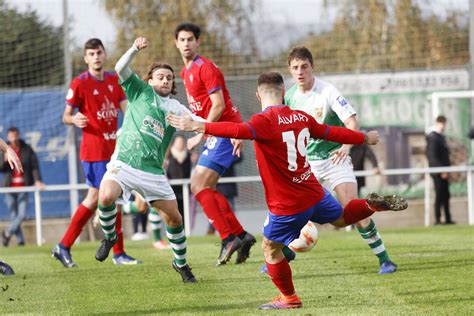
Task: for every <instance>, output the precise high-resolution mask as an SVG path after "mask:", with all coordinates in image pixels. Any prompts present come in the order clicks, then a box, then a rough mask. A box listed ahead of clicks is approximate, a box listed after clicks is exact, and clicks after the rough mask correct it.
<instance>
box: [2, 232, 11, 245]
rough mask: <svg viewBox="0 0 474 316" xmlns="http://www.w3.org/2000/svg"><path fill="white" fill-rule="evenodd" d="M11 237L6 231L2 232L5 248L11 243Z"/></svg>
mask: <svg viewBox="0 0 474 316" xmlns="http://www.w3.org/2000/svg"><path fill="white" fill-rule="evenodd" d="M10 237H11V236H10ZM10 237H9V236H7V233H6V232H5V231H2V244H3V247H8V244H9V243H10Z"/></svg>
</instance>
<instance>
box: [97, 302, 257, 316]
mask: <svg viewBox="0 0 474 316" xmlns="http://www.w3.org/2000/svg"><path fill="white" fill-rule="evenodd" d="M264 303H265V301H264V300H259V301H249V302H245V303H241V304H217V305H206V304H203V305H202V306H163V308H150V309H134V310H128V311H122V312H112V313H102V312H101V313H91V315H133V314H135V315H136V314H175V313H187V314H193V313H199V312H200V313H212V312H214V313H215V312H219V311H227V310H236V311H237V310H239V311H240V312H239V313H242V309H245V308H249V307H250V308H252V307H255V311H257V308H258V306H260V305H261V304H264ZM244 304H245V305H244Z"/></svg>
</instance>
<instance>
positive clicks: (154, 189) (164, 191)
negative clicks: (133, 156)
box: [102, 160, 176, 204]
mask: <svg viewBox="0 0 474 316" xmlns="http://www.w3.org/2000/svg"><path fill="white" fill-rule="evenodd" d="M104 180H112V181H115V182H117V183H118V185H120V187H121V188H122V196H121V197H119V198H118V199H117V201H116V203H117V204H125V203H127V202H128V201H129V200H130V196H131V194H132V191H136V192H137V193H138V194H140V195H141V196H142V197H143V198H144V199H145V201H147V202H148V203H150V202H152V201H156V200H176V196H175V195H174V192H173V189H172V188H171V186H170V184H169V183H168V179H167V178H166V176H164V175H156V174H153V173H149V172H145V171H142V170H138V169H135V168H132V167H130V166H129V165H127V164H126V163H124V162H122V161H120V160H111V161H110V162H109V163H108V164H107V172H106V173H105V175H104V178H103V179H102V181H104Z"/></svg>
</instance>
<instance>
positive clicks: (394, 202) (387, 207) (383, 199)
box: [367, 193, 408, 212]
mask: <svg viewBox="0 0 474 316" xmlns="http://www.w3.org/2000/svg"><path fill="white" fill-rule="evenodd" d="M367 205H368V206H369V208H370V209H371V210H372V211H374V212H383V211H403V210H405V209H406V208H407V207H408V203H407V201H406V200H405V199H404V198H402V197H400V196H398V195H386V196H382V195H380V194H377V193H370V194H369V195H367Z"/></svg>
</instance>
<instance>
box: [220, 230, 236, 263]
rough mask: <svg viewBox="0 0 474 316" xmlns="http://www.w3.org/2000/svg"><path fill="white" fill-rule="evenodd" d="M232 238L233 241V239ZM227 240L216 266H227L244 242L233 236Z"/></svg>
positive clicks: (223, 244) (223, 243) (223, 242)
mask: <svg viewBox="0 0 474 316" xmlns="http://www.w3.org/2000/svg"><path fill="white" fill-rule="evenodd" d="M232 237H233V239H231V238H232ZM226 239H227V240H223V241H222V246H221V252H220V254H219V258H217V262H216V266H220V265H223V264H226V263H227V262H228V261H229V260H230V257H231V256H232V254H233V253H234V252H235V251H237V250H238V249H239V248H241V247H242V241H241V240H240V238H238V237H235V236H234V235H231V236H229V237H227V238H226ZM229 239H230V240H229Z"/></svg>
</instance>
